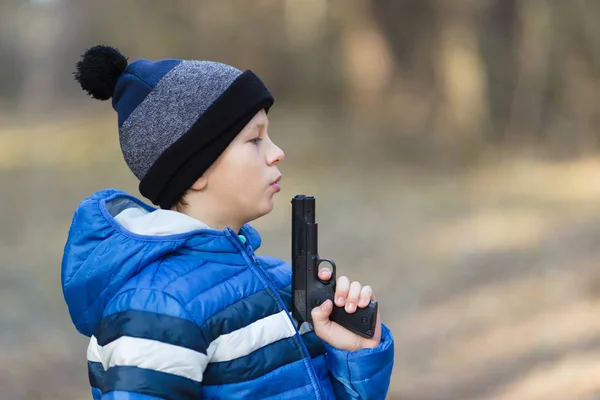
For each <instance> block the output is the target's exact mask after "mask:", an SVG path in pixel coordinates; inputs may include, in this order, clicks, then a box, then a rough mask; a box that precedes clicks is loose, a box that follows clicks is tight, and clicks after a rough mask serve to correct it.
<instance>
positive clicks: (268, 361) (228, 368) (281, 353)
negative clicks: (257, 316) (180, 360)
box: [202, 336, 302, 385]
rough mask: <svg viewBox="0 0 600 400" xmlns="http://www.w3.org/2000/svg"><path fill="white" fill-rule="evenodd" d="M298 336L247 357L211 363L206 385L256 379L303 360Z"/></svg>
mask: <svg viewBox="0 0 600 400" xmlns="http://www.w3.org/2000/svg"><path fill="white" fill-rule="evenodd" d="M297 341H298V338H297V337H296V336H294V337H290V338H287V339H282V340H279V341H277V342H275V343H272V344H270V345H268V346H265V347H262V348H260V349H258V350H256V351H254V352H252V353H250V354H248V355H247V356H244V357H240V358H236V359H234V360H231V361H222V362H217V363H209V364H208V366H207V368H206V370H205V371H204V376H203V381H202V382H203V384H204V385H223V384H229V383H238V382H244V381H248V380H251V379H256V378H258V377H260V376H262V375H264V374H267V373H269V372H271V371H273V370H275V369H277V368H279V367H281V366H283V365H287V364H290V363H292V362H294V361H298V360H300V359H302V352H301V350H300V347H299V343H298V342H297Z"/></svg>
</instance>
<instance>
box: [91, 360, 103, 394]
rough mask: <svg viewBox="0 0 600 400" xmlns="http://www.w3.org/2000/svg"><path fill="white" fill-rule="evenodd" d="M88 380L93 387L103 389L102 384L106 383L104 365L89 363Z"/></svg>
mask: <svg viewBox="0 0 600 400" xmlns="http://www.w3.org/2000/svg"><path fill="white" fill-rule="evenodd" d="M88 378H89V380H90V386H91V387H93V388H97V389H100V388H102V382H103V381H104V367H103V366H102V363H99V362H93V361H88Z"/></svg>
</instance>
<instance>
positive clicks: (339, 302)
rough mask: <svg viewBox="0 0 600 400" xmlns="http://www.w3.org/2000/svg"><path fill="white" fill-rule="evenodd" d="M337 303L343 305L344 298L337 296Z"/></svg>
mask: <svg viewBox="0 0 600 400" xmlns="http://www.w3.org/2000/svg"><path fill="white" fill-rule="evenodd" d="M337 304H338V306H340V307H341V306H343V305H344V298H343V297H338V298H337Z"/></svg>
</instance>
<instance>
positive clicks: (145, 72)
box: [112, 59, 182, 128]
mask: <svg viewBox="0 0 600 400" xmlns="http://www.w3.org/2000/svg"><path fill="white" fill-rule="evenodd" d="M181 61H182V60H177V59H166V60H160V61H155V62H152V61H149V60H143V59H141V60H137V61H135V62H134V63H131V64H130V65H129V66H128V67H127V69H126V70H125V72H123V75H121V77H120V78H119V80H118V81H117V85H116V86H115V91H114V94H113V99H112V105H113V108H114V109H115V111H118V124H119V128H121V127H122V126H123V123H124V122H125V121H126V120H127V118H129V116H130V115H131V113H132V112H133V110H135V109H136V108H137V107H138V106H139V105H140V104H142V102H143V101H144V99H145V98H146V96H148V94H149V93H150V92H151V91H152V90H153V89H154V87H155V86H156V85H157V84H158V82H159V81H160V80H161V79H162V78H163V77H164V76H165V75H166V74H167V73H168V72H170V71H171V70H172V69H173V68H175V67H176V66H177V65H179V64H180V63H181Z"/></svg>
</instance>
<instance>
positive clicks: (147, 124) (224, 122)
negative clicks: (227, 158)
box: [75, 46, 274, 208]
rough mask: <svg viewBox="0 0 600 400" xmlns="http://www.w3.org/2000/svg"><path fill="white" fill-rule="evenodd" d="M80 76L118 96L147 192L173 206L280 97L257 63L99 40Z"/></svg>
mask: <svg viewBox="0 0 600 400" xmlns="http://www.w3.org/2000/svg"><path fill="white" fill-rule="evenodd" d="M75 79H76V80H77V81H78V82H79V84H80V85H81V88H82V89H83V90H85V91H86V92H88V94H89V95H90V96H92V97H93V98H96V99H99V100H108V99H110V98H111V97H112V105H113V108H114V109H115V111H116V112H117V114H118V124H119V140H120V144H121V150H122V152H123V156H124V158H125V162H126V163H127V165H128V166H129V168H130V169H131V171H132V172H133V173H134V175H135V176H136V177H137V178H138V179H139V180H140V186H139V189H140V193H141V194H142V195H143V196H144V197H146V198H148V199H149V200H150V201H152V203H154V204H156V205H159V206H160V207H161V208H171V207H172V206H173V205H174V204H175V203H176V202H177V201H178V200H179V199H180V197H181V196H182V195H183V194H184V193H185V191H186V190H187V189H188V188H190V187H191V186H192V184H193V183H194V182H195V181H196V180H197V179H198V178H199V177H200V176H201V175H202V174H203V173H204V172H205V171H206V170H207V169H208V168H209V167H210V166H211V164H212V163H213V162H214V161H215V160H216V159H217V158H218V157H219V155H220V154H221V153H222V152H223V151H224V150H225V148H226V147H227V146H228V145H229V143H231V141H232V140H233V139H234V138H235V137H236V135H237V134H238V133H239V132H240V131H241V130H242V129H243V128H244V126H245V125H246V124H247V123H248V122H249V121H250V120H251V119H252V118H253V117H254V115H255V114H256V113H257V112H258V111H260V110H261V109H265V110H266V111H268V110H269V108H270V107H271V106H272V105H273V102H274V99H273V96H272V95H271V93H270V92H269V90H268V89H267V88H266V87H265V85H264V83H263V82H262V81H261V80H260V78H259V77H258V76H256V75H255V74H254V73H253V72H252V71H250V70H247V71H245V72H242V71H240V70H238V69H236V68H234V67H232V66H230V65H226V64H222V63H218V62H213V61H187V60H179V59H164V60H159V61H149V60H145V59H139V60H136V61H134V62H132V63H131V64H129V65H128V61H127V58H125V57H124V56H123V55H122V54H121V53H120V52H119V51H118V50H117V49H115V48H112V47H108V46H94V47H92V48H90V49H88V50H87V51H86V52H85V53H84V54H83V56H82V60H81V61H79V62H77V65H76V72H75Z"/></svg>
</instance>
